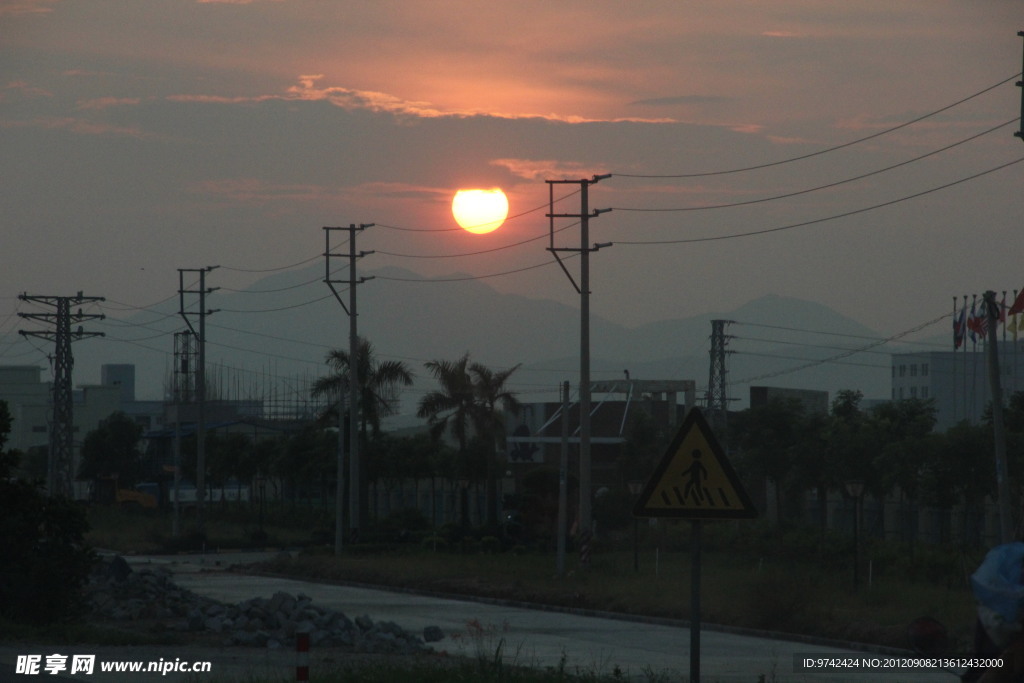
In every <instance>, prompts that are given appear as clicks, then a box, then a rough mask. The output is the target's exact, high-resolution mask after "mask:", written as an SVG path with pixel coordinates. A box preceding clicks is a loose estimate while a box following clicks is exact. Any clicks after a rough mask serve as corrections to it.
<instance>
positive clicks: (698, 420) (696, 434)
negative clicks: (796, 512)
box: [633, 408, 757, 519]
mask: <svg viewBox="0 0 1024 683" xmlns="http://www.w3.org/2000/svg"><path fill="white" fill-rule="evenodd" d="M633 516H635V517H672V518H683V519H740V518H747V517H756V516H757V510H756V509H755V508H754V505H753V503H751V502H750V498H749V497H748V496H747V492H746V491H744V490H743V485H742V484H741V483H740V480H739V478H738V477H737V476H736V472H734V471H733V469H732V465H730V464H729V461H728V459H727V458H726V456H725V451H723V450H722V447H721V445H720V444H719V443H718V440H717V439H716V438H715V435H714V433H713V432H712V431H711V427H710V425H708V423H707V420H705V419H704V415H703V414H702V413H701V412H700V410H699V409H697V408H693V409H691V410H690V412H689V413H688V414H687V415H686V419H685V420H683V424H682V426H681V427H680V428H679V432H678V434H676V437H675V439H673V440H672V443H671V445H669V447H668V449H666V451H665V455H664V456H662V459H661V462H660V463H658V466H657V467H656V468H655V470H654V473H653V474H652V475H651V478H650V479H649V480H648V481H647V484H646V486H644V490H643V492H642V493H641V494H640V497H639V498H638V499H637V501H636V505H635V506H634V508H633Z"/></svg>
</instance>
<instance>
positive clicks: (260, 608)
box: [85, 557, 444, 654]
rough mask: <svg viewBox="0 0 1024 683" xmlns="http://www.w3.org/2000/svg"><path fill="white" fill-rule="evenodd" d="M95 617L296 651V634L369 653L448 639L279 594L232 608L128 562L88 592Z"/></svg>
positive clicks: (105, 569)
mask: <svg viewBox="0 0 1024 683" xmlns="http://www.w3.org/2000/svg"><path fill="white" fill-rule="evenodd" d="M85 598H86V603H87V605H88V606H89V609H90V611H91V613H92V615H93V616H95V617H97V618H102V619H111V620H115V621H140V620H158V621H162V622H164V623H165V624H166V625H167V626H168V628H172V629H177V630H181V631H188V632H194V633H212V634H220V635H221V636H222V637H223V642H224V644H225V645H241V646H250V647H266V648H271V649H276V648H285V647H288V648H290V647H294V644H295V634H297V633H308V634H309V637H310V643H311V644H312V645H313V646H316V645H327V646H341V647H344V648H346V649H351V650H352V651H353V652H360V653H369V654H412V653H415V652H421V651H424V650H427V649H429V648H428V647H427V645H426V643H427V642H435V641H438V640H441V639H442V638H444V634H443V632H442V631H441V629H440V628H438V627H436V626H430V627H427V628H426V629H424V631H423V633H422V634H415V633H411V632H409V631H407V630H405V629H403V628H401V627H400V626H398V625H397V624H395V623H394V622H391V621H377V622H375V621H373V619H371V618H370V617H369V616H366V615H363V616H358V617H356V618H355V619H349V618H348V617H347V616H345V614H344V613H343V612H339V611H335V610H330V609H324V608H321V607H317V606H316V605H314V604H313V600H312V598H310V597H309V596H307V595H305V594H303V593H299V594H298V595H291V594H289V593H286V592H283V591H280V592H277V593H275V594H274V595H273V596H272V597H270V598H252V599H251V600H246V601H245V602H241V603H238V604H237V605H226V604H223V603H220V602H217V601H216V600H212V599H210V598H206V597H203V596H201V595H197V594H195V593H193V592H192V591H189V590H186V589H184V588H181V587H179V586H177V585H176V584H175V583H174V582H173V581H172V580H171V574H170V572H169V571H167V570H166V569H164V568H161V567H143V568H141V569H138V570H134V571H133V570H132V568H131V567H130V566H129V565H128V563H127V562H125V560H124V558H121V557H115V558H112V559H104V560H102V561H101V562H99V563H98V564H97V567H96V569H95V570H94V571H93V574H92V576H91V577H90V579H89V582H88V584H87V585H86V587H85Z"/></svg>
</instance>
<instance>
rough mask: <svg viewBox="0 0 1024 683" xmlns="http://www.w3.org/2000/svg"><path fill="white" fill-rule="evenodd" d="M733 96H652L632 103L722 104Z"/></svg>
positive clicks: (656, 104) (638, 104)
mask: <svg viewBox="0 0 1024 683" xmlns="http://www.w3.org/2000/svg"><path fill="white" fill-rule="evenodd" d="M732 100H733V98H732V97H722V96H718V95H677V96H675V97H652V98H650V99H646V100H634V101H632V102H630V104H631V105H636V106H643V107H666V106H673V105H677V104H721V103H723V102H731V101H732Z"/></svg>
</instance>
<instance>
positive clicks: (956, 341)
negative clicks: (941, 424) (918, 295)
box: [953, 296, 960, 424]
mask: <svg viewBox="0 0 1024 683" xmlns="http://www.w3.org/2000/svg"><path fill="white" fill-rule="evenodd" d="M959 336H960V330H958V329H957V317H956V297H955V296H954V297H953V424H956V423H957V422H958V420H957V419H956V413H957V410H956V350H957V349H958V348H960V344H959V342H960V339H959Z"/></svg>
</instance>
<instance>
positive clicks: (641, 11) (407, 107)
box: [0, 0, 1024, 362]
mask: <svg viewBox="0 0 1024 683" xmlns="http://www.w3.org/2000/svg"><path fill="white" fill-rule="evenodd" d="M1021 29H1024V7H1022V5H1021V3H1020V1H1019V0H986V1H985V2H965V1H964V0H858V1H857V2H827V1H824V0H775V1H773V2H750V1H746V2H742V1H739V0H718V1H716V2H713V3H712V2H680V1H679V0H640V1H638V2H623V1H622V0H593V1H591V2H586V3H583V2H558V3H552V2H548V1H544V2H541V1H539V0H517V1H516V2H507V3H490V2H473V1H470V0H432V1H430V2H426V1H422V2H414V1H412V0H407V1H402V2H399V1H396V0H381V1H380V2H357V1H356V0H347V1H342V0H198V1H197V0H88V1H87V2H83V1H78V2H75V1H72V0H0V177H2V182H0V220H2V230H3V233H2V234H3V240H2V248H0V284H2V287H0V334H10V333H11V332H12V331H13V330H16V329H17V326H18V325H19V321H18V320H17V318H16V316H13V315H12V314H13V313H14V312H16V311H17V310H24V309H23V308H19V306H23V304H21V303H20V302H18V301H17V298H16V297H17V295H18V294H20V293H22V292H28V293H30V294H53V295H68V294H73V293H75V292H78V291H83V292H84V293H85V294H87V295H94V296H104V297H107V298H108V299H110V300H112V301H115V302H118V303H119V305H120V304H125V305H128V306H133V307H146V306H148V305H150V304H152V303H153V302H156V301H159V300H162V299H166V298H167V297H169V296H173V295H174V294H175V293H176V290H177V287H178V276H177V269H178V268H199V267H203V266H207V265H220V266H221V267H222V269H221V270H219V271H217V273H216V279H215V280H214V281H212V282H211V283H210V284H212V285H216V286H222V287H235V288H239V287H244V286H246V285H247V284H250V283H252V282H253V281H254V280H255V279H256V278H258V277H260V276H261V273H260V272H256V271H264V273H263V274H265V272H274V269H280V268H286V267H292V266H297V265H298V264H309V263H310V262H315V261H316V260H317V259H321V256H320V255H321V254H322V252H323V248H324V243H323V240H324V237H323V232H322V230H321V227H322V226H327V225H348V224H350V223H375V224H376V227H373V228H370V229H368V230H367V231H365V232H364V233H362V235H361V236H360V244H359V246H360V248H361V249H365V250H374V251H375V252H376V253H375V254H374V255H372V256H368V257H367V258H365V259H363V260H362V261H361V264H360V268H361V269H364V270H365V271H366V272H371V271H373V270H374V269H378V268H383V267H385V266H399V267H402V268H405V269H408V270H411V271H414V272H415V273H417V274H419V275H421V276H422V277H424V278H430V277H438V276H446V275H450V274H456V273H458V274H463V275H466V276H475V277H485V278H486V280H487V282H488V284H490V285H491V286H493V287H495V288H497V289H499V290H500V291H504V292H514V293H519V294H523V295H527V296H531V297H537V298H541V297H544V298H552V299H556V300H559V301H562V302H565V303H568V304H572V305H575V304H576V302H577V295H576V293H575V291H574V290H573V289H572V285H571V284H570V283H569V282H568V281H567V279H566V277H565V275H564V274H563V273H562V272H561V270H560V269H559V268H558V267H557V265H555V264H553V262H552V258H551V256H550V255H549V253H548V252H547V251H546V250H545V247H546V246H548V227H549V226H548V220H547V219H546V218H545V213H546V212H547V210H548V207H547V201H548V185H547V184H546V183H545V182H544V181H545V180H551V179H579V178H586V177H589V176H591V175H592V174H604V173H610V174H612V176H611V177H610V178H608V179H605V180H602V181H601V182H599V183H597V184H595V185H593V186H592V187H591V188H590V204H591V208H613V210H612V211H611V212H609V213H605V214H602V215H601V216H600V217H599V218H597V219H596V220H594V221H592V222H591V226H590V227H591V241H592V242H613V243H614V246H612V247H611V248H609V249H602V250H601V251H600V252H598V253H597V254H594V255H593V256H592V257H591V267H592V276H591V277H592V282H591V285H592V291H593V295H592V299H591V310H592V311H593V313H594V314H597V315H601V316H603V317H606V318H609V319H611V320H614V321H617V322H620V323H624V324H629V325H635V324H640V323H644V322H649V321H653V320H658V319H667V318H673V317H683V316H690V315H695V314H700V313H706V312H709V311H724V310H729V309H730V308H733V307H735V306H738V305H740V304H743V303H745V302H747V301H750V300H752V299H755V298H757V297H759V296H762V295H763V294H767V293H774V294H779V295H784V296H793V297H799V298H803V299H808V300H812V301H816V302H820V303H823V304H826V305H828V306H831V307H833V308H835V309H837V310H839V311H840V312H842V313H844V314H846V315H849V316H851V317H853V318H855V319H856V320H858V321H860V322H862V323H863V324H865V325H867V326H869V327H871V328H873V329H876V330H878V331H880V332H881V333H884V334H895V333H898V332H900V331H903V330H906V329H909V328H911V327H914V326H915V325H917V324H919V323H923V322H925V321H927V320H931V319H933V318H936V317H937V316H941V315H943V314H944V313H948V312H949V311H950V310H951V306H952V298H953V297H954V296H960V295H963V294H971V293H978V294H980V293H981V292H983V291H984V290H986V289H995V290H997V291H999V290H1012V289H1014V288H1021V287H1024V249H1022V247H1024V237H1022V233H1021V228H1022V221H1024V191H1022V181H1024V163H1016V164H1015V163H1014V162H1019V161H1021V160H1024V143H1022V141H1021V140H1020V139H1018V138H1015V137H1014V136H1013V132H1014V131H1016V130H1019V122H1018V117H1019V116H1020V107H1021V93H1020V88H1018V87H1016V86H1015V85H1014V83H1015V81H1016V80H1018V79H1019V75H1018V74H1019V72H1020V70H1021V61H1022V39H1021V38H1020V37H1018V36H1017V31H1019V30H1021ZM962 100H963V102H962V103H960V104H957V105H956V106H952V107H951V106H950V105H954V104H955V103H957V102H960V101H962ZM947 107H949V108H948V109H946V108H947ZM943 109H944V111H941V112H940V113H935V112H938V111H939V110H943ZM933 113H935V114H934V115H931V114H933ZM920 117H926V118H924V119H923V120H921V121H919V122H917V123H913V124H912V125H907V126H905V127H902V128H900V129H898V130H895V131H893V132H888V133H884V134H881V135H878V136H877V137H874V138H870V139H867V140H863V139H864V138H866V137H868V136H871V135H874V134H878V133H883V132H884V131H887V130H888V129H891V128H893V127H896V126H899V125H900V124H906V123H909V122H911V121H914V120H915V119H918V118H920ZM972 136H977V137H976V139H973V140H968V138H971V137H972ZM859 140H862V141H860V142H857V141H859ZM854 142H855V144H847V143H854ZM957 143H962V144H957ZM954 144H955V145H956V146H953V147H951V148H950V149H948V150H945V151H940V150H942V149H943V148H945V147H948V146H951V145H954ZM819 152H820V153H819ZM815 153H819V154H815ZM812 154H813V156H810V157H807V155H812ZM924 155H929V156H926V157H924ZM798 157H807V158H803V159H800V160H795V161H788V162H787V160H792V159H795V158H798ZM919 157H924V158H919ZM780 162H786V163H780ZM767 164H771V165H768V166H766V167H764V168H759V169H755V170H747V171H739V172H734V173H720V172H722V171H732V170H736V169H744V168H749V167H752V166H764V165H767ZM897 164H900V165H899V166H898V167H896V168H892V169H891V170H885V169H888V168H889V167H892V166H896V165H897ZM1008 164H1010V165H1008ZM1000 167H1003V168H1000ZM997 169H998V170H997ZM979 174H980V175H979ZM673 175H674V176H680V175H685V176H688V177H682V178H680V177H675V178H670V177H651V176H673ZM638 176H639V177H638ZM644 176H646V177H644ZM861 176H863V177H861ZM972 176H978V177H976V178H973V179H970V180H968V178H971V177H972ZM842 181H849V182H842ZM959 181H964V182H959ZM954 183H956V184H954ZM824 186H829V187H824ZM943 186H948V187H943ZM492 187H501V188H503V189H504V190H505V192H506V193H507V194H508V196H509V203H510V210H509V213H510V216H511V217H510V219H509V220H508V221H507V222H506V223H505V225H504V226H502V227H501V228H500V229H498V230H497V231H495V232H493V233H490V234H488V235H480V236H476V235H470V234H467V233H465V232H463V231H461V230H459V229H458V228H457V226H456V225H455V223H454V221H453V219H452V217H451V213H450V204H451V200H452V196H453V195H454V193H455V191H456V190H458V189H460V188H467V189H472V188H484V189H486V188H492ZM819 188H821V189H819ZM940 188H942V189H940ZM571 189H572V186H565V185H563V186H556V193H558V196H559V197H561V196H563V195H565V194H568V193H569V192H570V191H571ZM783 195H786V196H783ZM914 195H919V196H914ZM758 200H765V201H758ZM737 204H739V205H738V206H737ZM883 204H885V205H886V206H880V205H883ZM721 205H730V206H724V207H722V206H721ZM702 207H720V208H702ZM875 207H877V208H875ZM654 209H657V211H655V210H654ZM666 209H685V210H674V211H669V210H666ZM557 210H558V211H563V212H568V213H571V212H578V211H579V199H578V196H572V197H567V198H564V199H562V200H561V201H560V202H559V203H558V204H557ZM567 224H568V221H562V222H560V223H558V224H556V227H558V228H565V229H564V230H562V231H561V232H559V233H558V234H557V236H556V240H558V246H578V244H579V243H578V240H579V233H578V230H577V229H576V228H574V227H569V226H568V225H567ZM798 224H806V225H800V226H798ZM791 226H796V227H791ZM780 228H785V229H780ZM757 232H760V233H762V234H757V235H748V236H739V235H742V234H745V233H757ZM725 237H728V239H720V238H725ZM706 238H719V239H714V240H711V241H698V242H685V241H684V240H694V239H706ZM652 242H654V243H658V244H650V243H652ZM645 243H646V244H645ZM534 266H536V267H534ZM492 276H493V277H492ZM374 286H379V287H384V286H395V287H398V286H401V287H407V288H408V292H409V296H410V297H417V296H422V297H424V298H427V297H429V292H430V284H429V283H423V284H421V285H416V284H415V283H413V284H410V283H389V282H387V281H380V282H377V283H375V284H374ZM324 293H325V292H324V287H323V285H322V284H320V283H316V284H314V285H311V287H310V293H309V297H310V298H314V297H321V296H323V295H324ZM365 314H366V315H372V312H369V311H367V312H365ZM943 326H948V321H946V322H944V323H943ZM944 329H945V327H942V328H941V330H944ZM941 330H940V329H935V330H933V331H934V332H939V331H941ZM461 348H462V345H459V348H458V349H455V351H453V353H454V352H457V351H459V350H461ZM0 362H2V359H0Z"/></svg>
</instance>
